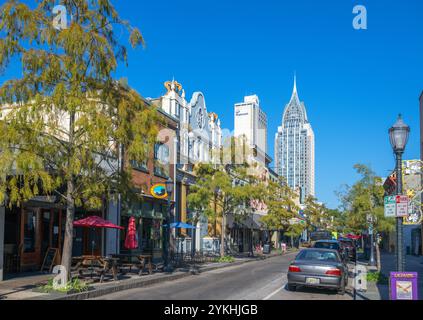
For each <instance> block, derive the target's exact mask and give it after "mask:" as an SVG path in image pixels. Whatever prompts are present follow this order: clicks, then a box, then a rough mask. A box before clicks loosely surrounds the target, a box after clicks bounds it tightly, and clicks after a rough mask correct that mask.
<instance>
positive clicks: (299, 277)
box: [287, 248, 348, 295]
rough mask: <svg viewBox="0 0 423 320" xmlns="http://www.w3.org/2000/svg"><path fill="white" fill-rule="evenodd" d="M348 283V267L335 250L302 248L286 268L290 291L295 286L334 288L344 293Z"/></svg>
mask: <svg viewBox="0 0 423 320" xmlns="http://www.w3.org/2000/svg"><path fill="white" fill-rule="evenodd" d="M347 285H348V267H347V265H346V263H345V262H344V261H343V259H342V258H341V256H340V255H339V253H338V251H337V250H331V249H320V248H309V249H303V250H301V251H300V253H298V255H297V256H296V257H295V260H294V261H293V262H292V263H291V265H290V266H289V268H288V284H287V288H288V290H290V291H295V290H296V289H297V286H308V287H317V288H326V289H328V288H329V289H335V290H337V291H338V293H339V294H341V295H343V294H345V288H346V286H347Z"/></svg>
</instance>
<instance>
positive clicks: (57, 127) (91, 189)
mask: <svg viewBox="0 0 423 320" xmlns="http://www.w3.org/2000/svg"><path fill="white" fill-rule="evenodd" d="M56 2H57V1H54V0H43V1H38V4H37V6H36V7H35V8H34V9H31V8H30V7H29V6H28V5H27V4H24V3H20V2H18V1H16V0H9V1H7V2H5V3H4V4H3V5H2V6H1V8H0V32H1V34H2V35H4V36H3V37H2V38H1V39H0V71H4V70H5V69H6V68H7V67H8V64H9V62H10V61H11V60H12V59H16V61H20V62H21V74H22V77H21V78H19V79H9V80H7V81H5V82H4V83H3V84H2V85H1V87H0V106H1V107H2V109H1V116H0V150H2V152H1V153H0V202H1V201H3V200H4V199H5V195H6V194H8V195H9V197H8V200H9V201H8V202H9V203H8V205H9V206H12V205H14V204H16V205H21V204H22V203H23V202H25V201H27V200H29V199H31V198H33V197H34V196H37V195H54V196H57V197H58V198H59V199H60V200H61V201H62V203H64V204H65V205H66V207H67V210H68V212H67V217H68V220H70V221H67V223H66V232H65V244H64V251H63V255H62V260H63V261H62V264H63V265H65V266H66V267H69V265H70V255H71V250H72V239H71V237H72V221H73V216H74V208H75V206H84V207H85V208H99V207H101V206H102V204H103V203H104V201H105V199H106V198H112V197H114V196H115V195H116V194H117V193H118V191H120V192H121V193H122V194H124V195H125V194H127V195H128V196H123V199H130V198H131V197H130V196H131V195H133V193H132V192H131V191H132V187H133V186H132V179H131V173H130V171H129V170H130V169H128V171H125V172H123V173H122V174H120V173H119V171H118V170H117V168H118V165H117V163H116V159H117V158H118V154H119V149H120V148H119V146H121V145H122V146H124V158H125V161H126V163H127V162H128V161H130V160H136V161H138V162H141V161H142V160H144V159H145V158H146V157H147V156H148V155H149V153H150V151H151V149H152V145H153V142H154V141H155V139H156V136H157V125H156V124H157V121H158V116H157V114H156V112H155V109H154V108H150V107H147V106H146V104H145V102H144V100H143V99H142V97H141V96H140V95H139V94H138V93H137V92H135V91H134V90H131V89H130V88H129V87H128V86H126V85H124V83H122V82H118V81H116V80H115V79H113V75H114V73H115V71H116V69H117V67H118V64H119V63H121V62H122V63H126V62H127V53H126V48H125V46H124V45H122V44H120V43H119V41H118V40H119V39H118V37H119V36H120V34H118V35H117V34H115V31H114V30H116V29H117V28H119V27H121V28H124V29H126V30H127V32H128V37H129V40H130V43H131V44H132V45H133V46H137V45H138V44H143V42H144V40H143V38H142V36H141V34H140V32H139V31H138V30H137V29H135V28H133V27H131V26H130V25H129V23H128V22H127V21H124V20H122V19H121V18H120V17H119V15H118V13H117V12H116V10H115V9H114V7H113V6H112V4H111V2H110V1H109V0H97V1H91V0H77V1H74V0H63V1H62V2H61V3H62V4H63V5H64V6H65V7H66V9H67V14H68V15H71V16H72V23H70V25H69V27H68V28H67V29H63V30H56V29H55V28H54V26H53V23H52V22H53V18H52V14H51V12H52V9H53V6H54V5H56V4H57V3H56ZM112 25H113V28H112ZM119 33H122V30H119Z"/></svg>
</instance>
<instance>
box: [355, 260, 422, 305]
mask: <svg viewBox="0 0 423 320" xmlns="http://www.w3.org/2000/svg"><path fill="white" fill-rule="evenodd" d="M358 263H359V264H361V265H365V266H366V267H367V270H368V272H372V271H375V269H376V268H375V267H370V266H368V263H367V261H363V260H359V261H358ZM395 269H396V257H395V255H394V254H389V253H382V254H381V273H383V274H384V275H385V276H386V277H388V278H389V274H390V272H391V271H395ZM405 270H406V271H410V272H411V271H414V272H418V275H419V278H418V295H419V300H423V256H411V255H407V256H406V268H405ZM356 300H389V284H378V283H375V282H369V281H368V282H367V291H366V292H357V294H356Z"/></svg>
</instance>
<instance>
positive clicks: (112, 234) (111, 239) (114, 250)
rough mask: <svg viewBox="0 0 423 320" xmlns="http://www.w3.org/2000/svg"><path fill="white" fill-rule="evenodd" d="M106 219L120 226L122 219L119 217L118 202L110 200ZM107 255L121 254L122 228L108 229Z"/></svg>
mask: <svg viewBox="0 0 423 320" xmlns="http://www.w3.org/2000/svg"><path fill="white" fill-rule="evenodd" d="M106 215H107V217H106V220H109V221H111V222H113V223H115V224H117V225H118V226H120V221H118V220H120V219H119V217H118V209H117V203H115V202H113V201H109V202H108V205H107V210H106ZM105 234H106V248H105V253H106V255H111V254H119V251H120V248H119V239H120V230H118V229H109V228H107V229H106V232H105Z"/></svg>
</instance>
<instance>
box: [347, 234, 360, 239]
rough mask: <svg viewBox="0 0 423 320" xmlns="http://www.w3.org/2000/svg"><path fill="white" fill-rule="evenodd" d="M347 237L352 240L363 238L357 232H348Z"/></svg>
mask: <svg viewBox="0 0 423 320" xmlns="http://www.w3.org/2000/svg"><path fill="white" fill-rule="evenodd" d="M345 237H346V238H348V239H352V240H358V239H360V238H361V236H360V235H355V234H347V235H346V236H345Z"/></svg>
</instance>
